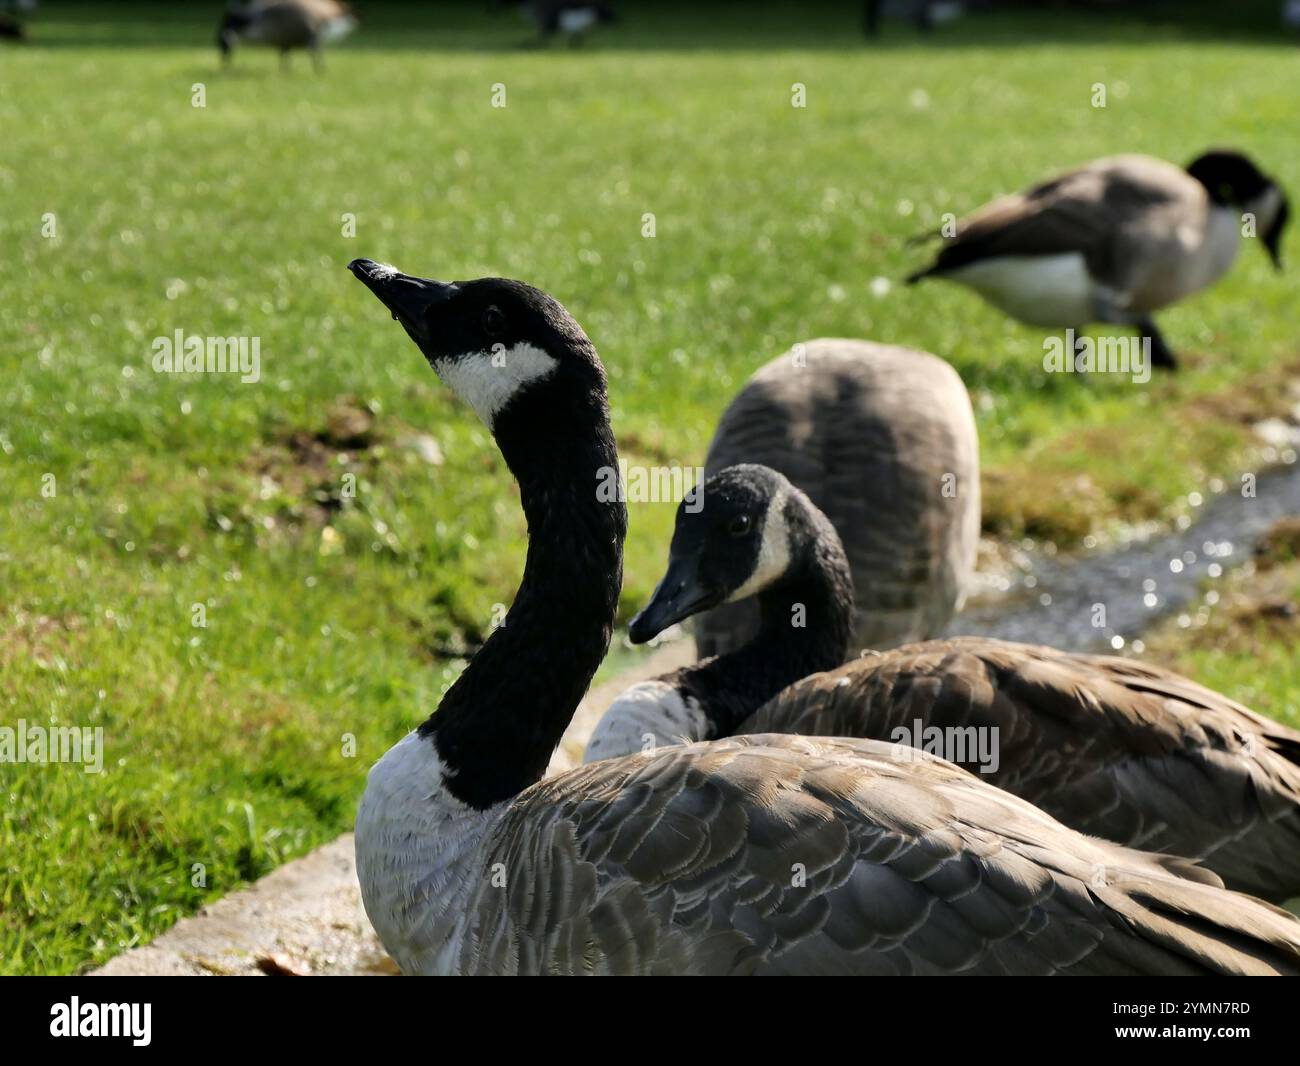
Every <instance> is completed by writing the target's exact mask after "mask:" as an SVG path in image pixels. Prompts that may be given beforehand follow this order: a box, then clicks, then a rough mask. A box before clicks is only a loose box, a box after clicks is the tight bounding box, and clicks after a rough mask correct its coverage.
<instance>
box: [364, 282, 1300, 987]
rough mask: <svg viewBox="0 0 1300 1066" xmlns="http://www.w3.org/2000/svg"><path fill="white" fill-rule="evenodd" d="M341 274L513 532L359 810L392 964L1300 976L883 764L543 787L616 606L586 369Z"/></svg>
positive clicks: (1037, 820) (790, 758)
mask: <svg viewBox="0 0 1300 1066" xmlns="http://www.w3.org/2000/svg"><path fill="white" fill-rule="evenodd" d="M351 266H352V270H353V272H354V273H355V274H356V276H357V277H358V278H359V279H360V280H361V281H363V282H364V283H365V284H366V286H367V287H368V288H369V289H370V290H371V291H372V292H373V293H374V294H375V295H376V296H377V297H378V298H379V299H380V300H381V301H382V302H383V304H384V306H385V308H386V309H387V310H388V311H389V312H391V313H392V314H393V315H394V316H395V317H396V318H397V320H398V321H399V322H400V323H401V324H402V326H403V327H404V328H405V330H406V332H407V333H408V335H409V336H410V337H411V338H412V340H414V341H415V342H416V344H417V345H418V346H419V348H420V350H421V352H422V354H423V355H424V357H425V359H426V360H427V361H428V362H429V364H430V365H431V366H432V367H433V369H434V370H435V371H436V372H437V374H438V375H439V377H440V378H442V380H443V381H444V382H445V383H446V384H447V385H448V386H450V388H451V389H452V390H453V391H454V392H455V393H456V394H457V395H458V396H459V397H460V398H461V399H462V400H464V401H465V402H466V403H468V404H469V406H470V407H472V408H473V410H474V411H475V413H476V414H477V415H478V416H479V418H480V419H481V420H482V421H483V423H484V424H485V425H486V426H487V428H488V430H489V432H490V433H491V435H492V437H493V439H494V440H495V441H496V443H497V445H498V447H499V448H500V450H501V454H502V457H503V458H504V460H505V462H506V465H507V466H508V467H509V468H510V470H511V472H512V473H513V474H514V476H515V478H516V479H517V481H518V483H519V493H520V500H521V503H522V505H523V509H524V513H525V515H526V516H527V520H528V532H529V543H528V557H527V562H526V563H525V566H524V576H523V582H522V584H521V586H520V588H519V592H518V594H517V595H516V597H515V599H514V602H513V605H512V606H511V608H510V613H509V615H508V617H507V619H506V621H505V623H504V624H503V625H501V626H500V627H498V628H497V629H496V630H494V631H493V633H492V635H491V636H490V637H489V638H488V640H487V641H486V642H485V643H484V644H483V646H482V648H480V649H479V651H478V652H477V653H476V654H475V655H474V657H473V658H472V659H471V660H470V663H469V665H468V666H467V667H466V668H465V670H464V672H463V673H462V674H461V675H460V677H459V678H458V679H457V680H456V681H455V683H454V684H453V685H452V686H451V687H450V688H449V689H448V690H447V692H446V694H445V695H444V696H443V698H442V702H441V704H440V705H439V707H438V709H437V711H436V713H434V714H432V715H431V716H430V717H429V718H428V719H427V720H426V721H425V722H424V724H423V725H421V726H420V727H419V729H417V730H416V731H415V732H413V733H410V734H408V735H407V736H406V737H405V738H404V739H402V740H400V741H399V742H398V743H397V744H396V745H395V746H394V747H393V748H392V749H391V750H390V751H389V752H388V753H387V754H386V755H384V756H383V757H382V758H381V759H380V760H379V761H378V762H377V763H376V764H375V766H374V767H373V768H372V769H371V771H370V775H369V778H368V780H367V784H366V791H365V795H364V796H363V798H362V800H361V805H360V809H359V810H358V813H357V827H356V851H357V874H358V879H359V881H360V884H361V893H362V899H363V901H364V903H365V907H366V913H367V914H368V915H369V916H370V920H371V922H372V923H373V924H374V926H375V929H376V931H377V932H378V933H379V936H380V939H381V940H382V942H383V944H384V946H385V947H386V948H387V949H388V951H389V952H390V953H391V954H392V956H393V957H394V958H395V959H396V960H397V962H398V964H399V965H400V967H401V968H402V970H403V971H404V972H406V973H490V974H506V973H522V974H560V973H573V974H612V973H623V974H667V973H674V974H751V973H769V974H802V973H808V974H812V973H821V974H825V973H845V974H856V973H863V974H941V973H970V974H1006V973H1026V974H1029V973H1033V974H1038V973H1081V974H1082V973H1094V974H1103V973H1148V974H1150V973H1264V974H1267V973H1297V972H1300V922H1297V921H1296V920H1295V919H1294V918H1292V917H1291V916H1289V915H1287V914H1285V913H1284V912H1282V911H1279V910H1276V909H1275V908H1272V907H1270V906H1269V905H1268V904H1265V903H1261V902H1259V901H1258V900H1252V899H1250V898H1248V897H1245V896H1239V895H1236V894H1233V893H1230V892H1228V891H1226V890H1224V889H1223V888H1221V887H1219V886H1217V885H1215V884H1213V883H1212V882H1213V880H1214V879H1213V877H1212V875H1210V874H1208V873H1206V872H1205V871H1203V870H1199V869H1197V868H1196V867H1194V866H1191V865H1190V864H1187V863H1184V862H1182V861H1180V860H1172V859H1167V858H1165V857H1160V856H1151V855H1146V854H1143V853H1141V852H1134V851H1130V850H1128V849H1125V848H1119V847H1116V846H1114V845H1111V844H1106V843H1103V842H1101V841H1096V840H1091V839H1088V838H1086V837H1083V836H1081V835H1080V834H1078V833H1075V832H1073V831H1071V830H1069V829H1067V828H1065V827H1064V826H1062V825H1059V824H1058V823H1056V822H1055V821H1053V820H1052V819H1051V818H1049V817H1048V816H1046V815H1044V814H1043V813H1042V812H1040V811H1038V810H1036V809H1034V808H1033V807H1031V806H1029V805H1028V804H1026V803H1024V802H1023V801H1021V800H1019V799H1017V798H1016V797H1014V796H1011V795H1009V794H1007V793H1005V792H1002V791H1000V790H998V789H996V788H993V787H992V786H990V785H988V784H985V783H984V782H982V781H979V780H977V779H976V778H975V777H973V776H972V775H970V774H968V773H966V772H965V771H963V770H960V769H958V768H957V767H955V766H952V765H950V764H948V763H945V762H943V761H941V760H939V759H934V758H930V757H926V756H920V757H917V758H911V759H901V760H900V758H899V754H900V753H901V752H903V751H904V749H902V748H900V747H898V746H896V745H889V744H879V743H876V742H873V741H866V740H842V739H834V740H806V739H803V738H798V737H789V736H766V737H746V738H740V739H733V740H724V741H718V742H715V743H711V744H697V745H691V746H689V747H681V748H669V749H665V750H662V751H660V752H658V753H656V754H653V755H633V756H629V757H626V758H622V759H609V760H606V761H604V762H601V763H596V764H593V765H589V766H584V767H580V768H578V769H576V770H572V771H570V772H568V773H565V774H561V775H559V776H557V777H553V778H549V779H547V780H544V781H543V780H541V777H542V773H543V771H544V768H545V766H546V764H547V760H548V759H549V757H550V755H551V752H552V751H553V750H554V749H555V746H556V744H557V743H558V742H559V739H560V735H561V733H562V732H563V730H564V728H565V726H566V725H567V724H568V722H569V720H570V718H571V717H572V715H573V712H574V710H575V708H576V707H577V704H578V701H579V699H580V698H581V696H582V694H583V692H584V691H585V690H586V688H587V685H588V684H589V683H590V681H591V678H592V676H593V674H594V673H595V671H596V668H597V666H598V665H599V663H600V661H601V659H602V658H603V657H604V655H605V652H606V650H607V649H608V646H609V641H610V635H611V631H612V628H613V624H614V617H615V611H616V609H617V605H618V595H619V586H620V583H621V574H622V546H623V538H624V534H625V532H626V522H627V510H626V507H625V506H624V505H623V504H622V503H621V502H617V501H615V502H602V501H601V500H599V499H598V497H597V493H596V492H595V491H593V486H595V485H596V484H598V483H599V481H600V479H601V478H602V477H603V471H605V470H607V469H617V465H618V455H617V452H616V450H615V446H614V434H613V431H612V430H611V427H610V423H609V405H608V399H607V397H606V389H605V372H604V367H603V366H602V365H601V362H600V359H599V357H598V356H597V355H596V350H595V348H594V347H593V346H592V344H591V342H590V341H589V340H588V339H587V336H586V334H585V333H584V332H583V331H582V328H581V327H580V326H579V325H578V324H577V323H576V322H575V321H574V320H573V318H572V317H571V316H570V315H569V314H568V312H567V311H565V309H564V308H563V307H561V306H560V304H559V303H557V302H556V301H555V300H554V299H552V298H551V297H549V296H547V295H546V294H545V293H543V292H540V291H539V290H537V289H534V288H532V287H530V286H527V285H524V284H522V283H521V282H516V281H507V280H503V279H500V278H485V279H480V280H478V281H469V282H459V283H454V284H448V283H443V282H435V281H430V280H427V279H423V278H415V277H411V276H410V275H406V274H402V273H400V272H398V271H396V270H395V269H393V268H392V267H387V266H382V265H380V264H378V263H373V262H371V261H369V260H357V261H355V262H354V263H352V265H351ZM497 353H500V354H502V355H504V358H503V359H498V358H497ZM539 889H542V890H539Z"/></svg>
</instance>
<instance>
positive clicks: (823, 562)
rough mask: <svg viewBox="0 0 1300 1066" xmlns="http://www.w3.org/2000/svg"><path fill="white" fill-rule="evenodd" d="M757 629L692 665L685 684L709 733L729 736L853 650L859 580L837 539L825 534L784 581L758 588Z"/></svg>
mask: <svg viewBox="0 0 1300 1066" xmlns="http://www.w3.org/2000/svg"><path fill="white" fill-rule="evenodd" d="M757 599H758V605H759V616H760V620H759V629H758V634H757V636H755V637H754V639H753V640H751V641H750V642H749V643H748V644H746V645H745V646H744V647H742V648H738V649H737V650H736V651H734V652H729V653H727V654H725V655H720V656H718V657H716V658H714V659H710V660H707V661H706V662H704V663H701V664H699V665H698V666H695V667H688V668H687V671H686V672H687V673H688V674H689V675H690V676H688V677H684V678H683V682H684V686H683V687H685V688H686V689H687V690H688V691H689V692H690V694H691V695H694V696H695V697H696V699H698V700H699V701H700V704H701V707H702V708H703V711H704V714H705V716H706V717H707V718H708V720H709V726H710V736H711V737H724V736H730V735H731V734H732V733H734V732H735V731H736V730H737V729H738V728H739V727H740V724H741V723H742V722H743V721H744V720H745V719H746V718H748V717H749V716H750V715H751V714H753V713H754V712H755V711H756V710H758V709H759V708H760V707H761V706H762V705H763V704H764V703H766V702H767V701H768V700H770V699H771V698H772V697H773V696H775V695H776V694H777V693H778V692H780V691H781V690H782V689H783V688H786V687H787V686H788V685H792V684H794V683H795V682H796V681H799V680H801V679H802V678H805V677H807V676H808V675H809V674H815V673H818V672H820V671H822V670H832V669H834V668H835V667H837V666H839V665H840V664H841V663H843V662H844V659H845V657H846V656H847V655H848V649H849V640H850V635H851V632H852V626H853V581H852V577H851V575H850V572H849V567H848V561H847V559H846V558H845V556H844V553H843V550H842V549H840V548H839V545H838V543H837V542H834V543H833V542H830V541H819V542H818V543H817V544H816V546H815V548H814V550H813V551H812V552H810V553H809V555H808V556H807V557H806V558H805V559H804V560H803V561H802V562H801V563H800V564H798V565H797V566H796V567H794V568H793V569H792V570H791V571H790V572H788V573H787V574H786V575H785V577H783V578H782V579H781V580H780V581H778V582H776V583H774V584H773V585H771V586H770V587H768V588H767V589H764V590H763V591H762V592H761V593H759V594H758V597H757Z"/></svg>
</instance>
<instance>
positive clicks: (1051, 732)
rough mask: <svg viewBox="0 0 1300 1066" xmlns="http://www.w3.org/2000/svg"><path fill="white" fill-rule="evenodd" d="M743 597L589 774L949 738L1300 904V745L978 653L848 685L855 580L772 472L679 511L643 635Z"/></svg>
mask: <svg viewBox="0 0 1300 1066" xmlns="http://www.w3.org/2000/svg"><path fill="white" fill-rule="evenodd" d="M741 596H752V597H753V598H754V599H755V600H756V601H757V603H758V606H759V610H760V612H761V616H762V620H763V622H762V627H761V630H760V632H759V634H758V635H757V637H756V638H755V639H754V640H753V641H752V642H751V643H750V644H748V645H747V646H746V647H744V648H742V649H740V650H739V651H736V652H733V653H731V654H728V655H724V656H721V657H719V658H716V659H712V660H707V661H705V662H702V663H697V664H695V665H693V666H687V667H683V668H682V669H680V670H678V671H676V672H675V673H672V674H668V675H665V676H663V677H661V678H658V679H656V680H653V681H646V682H641V683H640V684H638V685H634V686H632V687H631V688H629V689H628V690H627V691H626V692H625V693H623V694H622V695H620V696H619V697H618V698H617V699H616V700H615V701H614V703H613V704H612V705H611V707H610V709H609V710H608V711H607V712H606V714H605V716H604V717H603V718H602V719H601V721H600V722H599V723H598V724H597V726H596V729H595V730H594V732H593V734H592V737H591V740H590V742H589V744H588V748H587V754H586V759H587V760H588V761H592V760H597V759H603V758H609V757H611V756H619V755H624V754H626V753H628V752H634V751H641V750H644V749H646V748H648V747H652V746H656V745H662V744H673V743H678V742H680V741H681V740H683V739H684V740H686V741H699V740H712V739H714V738H718V737H726V736H731V735H737V734H751V733H754V734H766V733H791V734H799V735H802V736H833V737H864V738H870V739H876V740H882V741H884V740H899V739H904V737H906V738H907V739H908V742H910V743H912V744H913V745H914V746H918V747H920V746H922V745H923V744H924V743H925V740H926V737H927V735H928V736H930V737H936V736H939V735H940V734H939V733H937V732H936V733H931V734H926V733H925V730H927V729H931V728H935V729H937V730H954V731H956V732H953V733H951V734H947V733H945V734H943V735H945V736H948V735H950V736H952V737H953V738H954V739H957V740H959V741H960V742H961V744H962V745H964V747H965V753H966V754H965V755H964V756H963V755H958V756H957V757H956V758H954V761H956V762H958V763H959V764H960V765H963V766H965V767H966V768H967V769H969V770H972V771H977V770H978V771H980V772H981V773H983V774H984V775H985V779H986V780H988V781H989V782H991V783H992V784H994V785H998V786H1000V787H1001V788H1004V789H1007V790H1008V791H1010V792H1014V793H1015V794H1016V795H1018V796H1020V797H1021V798H1022V799H1025V800H1028V801H1029V802H1031V803H1034V804H1036V805H1038V806H1039V807H1041V808H1042V809H1043V810H1044V811H1046V812H1047V813H1048V814H1050V815H1052V816H1053V817H1055V818H1058V819H1060V820H1061V821H1062V822H1063V823H1065V824H1066V825H1069V826H1070V827H1072V828H1073V829H1076V830H1079V831H1080V832H1083V833H1088V834H1093V835H1096V836H1100V837H1105V838H1106V839H1108V840H1113V841H1115V842H1117V843H1120V844H1125V845H1128V846H1131V847H1140V848H1143V849H1145V850H1150V851H1160V852H1165V853H1168V854H1173V855H1182V856H1187V857H1190V858H1193V859H1196V860H1199V861H1200V862H1202V863H1203V864H1204V865H1205V866H1207V867H1209V868H1210V869H1212V870H1214V871H1215V872H1216V873H1217V874H1219V875H1220V876H1221V877H1222V878H1223V879H1224V881H1225V882H1226V883H1227V884H1228V886H1229V887H1231V888H1235V889H1239V890H1241V891H1245V892H1249V893H1251V894H1252V895H1257V896H1261V897H1264V898H1267V899H1272V900H1285V899H1289V898H1291V897H1293V896H1300V732H1297V731H1295V730H1293V729H1289V728H1287V727H1286V726H1283V725H1280V724H1278V723H1276V722H1272V721H1269V720H1268V719H1266V718H1264V717H1262V716H1261V715H1258V714H1256V713H1254V712H1253V711H1251V710H1249V709H1247V708H1246V707H1243V706H1242V705H1241V704H1239V703H1235V702H1234V701H1232V700H1230V699H1228V698H1227V697H1225V696H1221V695H1219V694H1218V693H1217V692H1211V691H1210V690H1209V689H1206V688H1202V687H1201V686H1200V685H1197V684H1195V683H1193V682H1191V681H1188V680H1187V679H1186V678H1183V677H1180V676H1179V675H1177V674H1174V673H1171V672H1170V671H1167V670H1162V669H1159V668H1157V667H1152V666H1146V665H1144V664H1142V663H1138V662H1134V661H1132V660H1128V659H1119V658H1112V657H1108V656H1094V655H1075V654H1070V653H1067V652H1061V651H1056V650H1054V649H1052V648H1044V647H1035V646H1032V645H1027V644H1012V643H1008V642H1005V641H1000V640H992V639H987V638H980V637H964V638H955V639H951V640H936V641H929V642H926V643H923V644H914V645H910V646H907V647H903V648H898V649H895V650H894V651H890V652H883V653H871V654H868V655H867V656H865V657H863V658H859V659H855V660H853V661H851V662H849V663H847V664H846V665H843V666H838V668H835V667H837V664H838V663H839V662H840V660H841V658H842V656H843V654H844V648H845V643H846V640H847V636H848V633H849V631H850V619H851V618H852V596H853V587H852V583H851V582H850V580H849V568H848V562H847V560H846V559H845V557H844V553H843V550H842V549H841V547H840V545H839V540H838V538H837V536H836V534H835V530H834V528H833V527H832V525H831V523H830V522H829V521H828V520H827V518H826V517H825V516H824V515H823V514H821V512H820V511H818V510H817V508H816V507H815V506H813V504H812V502H811V501H810V500H809V499H808V497H807V496H806V495H804V494H803V493H802V492H800V491H799V490H798V489H797V488H795V487H794V486H793V485H792V484H791V483H790V482H789V481H788V480H786V479H785V478H784V477H782V476H781V475H780V474H778V473H777V472H775V471H773V470H770V469H767V468H766V467H756V466H738V467H733V468H731V469H728V470H724V471H722V472H721V473H719V474H717V475H715V476H714V477H712V478H710V479H709V481H708V482H707V483H706V485H705V489H704V500H703V508H702V509H699V510H697V511H694V512H692V511H688V510H686V508H685V506H684V505H683V507H682V508H681V509H679V511H678V516H677V528H676V530H675V531H674V533H673V541H672V548H671V551H670V554H669V562H668V569H667V571H666V573H665V574H664V578H663V580H662V581H661V582H660V584H659V587H658V589H656V591H655V594H654V597H653V598H652V599H651V601H650V603H649V604H648V605H647V606H646V607H645V609H644V610H643V611H641V613H640V614H638V615H637V616H636V617H635V618H634V619H633V620H632V623H631V625H630V626H629V634H630V636H631V638H632V640H633V642H634V643H642V642H644V641H646V640H649V639H650V638H651V637H653V636H655V635H656V634H657V633H659V632H661V631H662V630H663V629H664V628H665V627H666V626H668V625H671V624H673V623H674V622H678V621H681V620H682V619H683V618H685V617H686V616H688V615H690V614H691V613H693V612H695V611H700V610H704V609H706V608H707V607H709V606H711V605H713V604H715V603H719V602H723V601H725V600H727V599H735V598H738V597H741ZM832 668H834V669H832ZM820 670H825V671H828V672H825V673H817V672H816V671H820ZM787 686H788V687H787ZM900 730H901V731H902V732H901V733H900V732H898V731H900ZM981 737H982V739H983V744H982V746H981V745H980V744H977V743H976V739H977V738H981ZM945 750H946V749H945ZM949 754H950V755H951V754H952V753H951V752H949Z"/></svg>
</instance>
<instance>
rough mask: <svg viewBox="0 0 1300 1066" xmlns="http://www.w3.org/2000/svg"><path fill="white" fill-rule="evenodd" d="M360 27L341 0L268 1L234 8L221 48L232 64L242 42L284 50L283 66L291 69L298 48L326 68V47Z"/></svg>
mask: <svg viewBox="0 0 1300 1066" xmlns="http://www.w3.org/2000/svg"><path fill="white" fill-rule="evenodd" d="M356 27H357V20H356V18H355V17H354V16H353V14H352V10H351V8H349V7H348V5H347V4H342V3H338V2H337V0H268V2H253V3H246V4H238V3H236V4H232V5H231V6H230V8H229V10H227V12H226V14H225V17H224V18H223V19H222V21H221V26H220V27H219V28H218V30H217V48H218V49H219V50H220V52H221V58H222V62H223V63H226V64H229V62H230V59H231V56H232V53H233V52H234V49H235V45H236V44H238V43H239V42H240V41H246V42H248V43H250V44H263V45H269V46H270V47H272V48H278V49H279V50H280V65H281V67H283V68H284V69H285V70H287V69H288V68H289V52H290V51H291V50H293V49H294V48H306V49H309V50H310V51H311V58H312V63H313V65H314V66H315V67H316V69H317V70H320V69H321V67H322V63H323V60H322V58H321V47H322V45H325V44H328V43H329V42H331V41H337V40H339V39H340V38H342V37H346V36H347V35H348V34H349V33H351V32H352V31H353V30H354V29H356Z"/></svg>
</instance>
